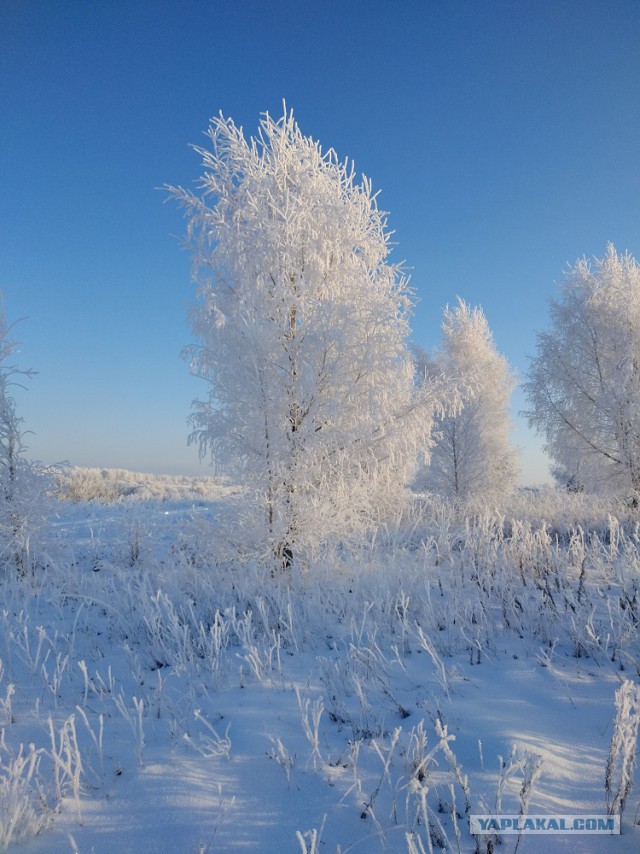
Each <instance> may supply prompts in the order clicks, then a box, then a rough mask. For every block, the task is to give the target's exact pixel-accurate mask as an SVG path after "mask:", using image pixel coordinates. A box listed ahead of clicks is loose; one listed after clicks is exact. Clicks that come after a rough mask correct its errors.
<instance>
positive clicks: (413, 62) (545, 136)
mask: <svg viewBox="0 0 640 854" xmlns="http://www.w3.org/2000/svg"><path fill="white" fill-rule="evenodd" d="M638 45H640V3H638V2H636V0H628V2H624V0H602V2H594V0H575V2H574V0H563V2H557V0H549V2H547V0H536V2H526V0H522V2H513V0H510V2H479V0H476V1H475V2H474V1H473V0H469V2H458V1H457V0H450V2H445V0H441V2H429V0H422V2H418V1H417V0H415V2H414V0H396V2H391V0H362V1H361V0H342V2H335V0H321V1H320V2H315V3H307V2H303V0H296V1H295V2H294V0H282V2H268V0H255V1H254V2H249V0H221V2H216V0H209V2H195V0H183V2H162V0H159V2H121V0H107V2H102V0H94V2H91V3H87V2H84V0H79V2H74V0H59V2H55V0H40V2H34V0H3V2H2V4H0V87H1V90H0V99H1V100H0V108H1V116H2V133H1V134H0V170H1V173H0V222H1V223H2V226H1V228H0V261H1V263H0V288H1V289H2V291H3V292H4V298H5V303H6V309H7V314H8V317H9V319H10V320H17V319H18V318H20V317H24V318H26V319H25V320H24V321H23V322H22V323H20V325H19V326H18V328H17V329H16V330H15V337H17V338H19V340H20V341H21V342H22V346H21V352H20V355H19V357H18V360H19V363H20V365H21V366H22V367H33V368H34V369H35V370H37V371H38V372H39V373H38V376H37V377H35V379H34V380H33V381H32V382H31V383H30V387H29V391H28V392H21V391H19V390H17V392H16V398H17V401H18V407H19V411H20V414H21V415H22V416H23V417H24V419H25V426H26V427H28V428H29V429H31V430H32V431H34V435H32V436H30V437H29V448H30V451H29V453H30V455H31V456H34V457H37V458H40V459H42V460H43V461H45V462H47V463H52V462H56V461H61V460H68V461H70V462H72V463H74V464H76V465H92V466H105V467H122V468H129V469H133V470H146V471H159V472H183V473H192V472H200V473H207V469H206V467H204V466H202V465H200V464H199V462H198V459H197V452H196V451H195V449H194V448H193V447H191V448H187V447H186V436H187V433H188V429H187V426H186V423H185V420H186V417H187V415H188V414H189V411H190V403H191V400H192V399H193V398H194V397H196V396H198V395H199V394H201V393H202V394H203V393H204V392H205V389H204V388H203V387H202V384H201V382H199V381H198V380H196V379H195V378H193V377H190V376H189V374H188V371H187V367H186V365H185V364H184V363H183V362H182V361H181V359H180V355H179V354H180V350H181V348H182V347H183V346H184V345H185V344H188V343H189V341H190V333H189V329H188V326H187V323H186V313H187V310H188V306H189V303H190V302H191V300H192V297H193V286H192V284H191V283H190V279H189V259H188V256H187V255H186V254H185V253H184V252H182V251H181V250H180V248H179V243H178V240H177V238H176V236H179V235H180V234H182V232H183V228H184V223H183V220H182V217H181V214H180V212H179V211H178V210H177V208H176V207H175V206H174V205H172V204H163V198H164V197H163V194H162V193H161V192H158V190H157V189H156V188H157V187H160V186H162V185H163V184H165V183H171V184H182V185H185V186H188V185H190V184H191V183H192V182H193V181H195V179H196V178H197V177H198V175H199V162H198V158H197V156H196V155H195V154H194V152H193V151H192V150H191V149H190V148H189V144H190V143H194V144H201V142H202V140H203V136H202V133H203V131H204V130H205V129H206V127H207V124H208V120H209V118H210V117H211V116H212V115H214V114H217V112H218V111H219V110H222V111H223V112H224V113H225V114H226V115H230V116H232V117H233V118H234V119H235V120H236V122H237V123H239V124H242V125H243V126H244V127H245V129H246V131H247V132H248V133H254V132H255V130H256V128H257V124H258V120H259V115H260V113H261V112H263V111H265V110H268V111H269V112H271V113H272V114H276V115H279V114H280V112H281V103H282V99H283V98H284V99H286V101H287V104H288V106H290V107H292V108H293V109H294V111H295V114H296V117H297V119H298V122H299V124H300V126H301V127H302V129H303V131H304V132H305V133H306V134H309V135H311V136H313V137H315V138H316V139H319V140H320V141H321V142H322V144H323V146H324V147H333V148H335V149H336V151H337V152H338V154H339V155H340V156H341V157H345V156H348V157H350V158H352V159H353V160H354V161H355V164H356V168H357V170H358V171H359V172H364V173H365V174H366V175H368V176H369V177H370V178H371V179H372V180H373V183H374V186H375V187H377V188H379V189H380V190H381V196H380V205H381V207H383V208H384V209H385V210H387V211H389V212H390V216H389V224H390V226H391V227H392V228H393V229H395V231H396V235H395V239H396V240H397V243H398V246H397V249H396V250H395V251H394V256H395V258H396V259H397V260H401V259H405V260H406V262H407V264H408V266H409V267H411V268H412V284H413V287H414V288H415V289H416V292H417V296H418V298H419V302H418V304H417V307H416V312H415V316H414V322H413V328H414V335H413V338H414V340H415V341H416V342H417V343H418V344H421V345H422V346H424V347H427V348H430V347H432V346H434V345H436V344H437V343H438V339H439V326H440V322H441V316H442V309H443V307H444V306H445V305H446V304H447V303H453V302H454V301H455V298H456V295H458V294H459V295H460V296H462V297H463V298H464V299H466V300H467V301H468V302H471V303H473V304H479V305H482V307H483V308H484V310H485V314H486V315H487V318H488V320H489V323H490V326H491V328H492V329H493V332H494V336H495V339H496V343H497V346H498V349H499V350H500V351H501V352H503V353H504V354H505V355H506V356H507V357H508V359H509V360H510V362H511V364H512V365H513V366H514V368H515V369H516V370H517V371H518V372H519V374H520V375H522V374H523V373H524V372H525V371H526V369H527V364H528V358H527V357H528V355H529V354H531V353H532V352H533V351H534V348H535V333H536V331H537V330H540V329H542V328H544V326H545V325H546V323H547V300H548V298H549V297H550V296H552V295H553V293H554V287H555V283H556V282H557V281H558V280H559V279H560V278H561V276H562V273H563V271H564V269H565V268H566V266H567V264H568V263H573V262H574V261H575V260H576V259H577V258H578V257H581V256H583V255H587V256H592V255H596V256H601V255H602V254H603V253H604V250H605V246H606V243H607V241H613V243H614V244H615V245H616V248H617V249H618V250H621V251H622V250H629V251H630V252H631V253H632V254H634V255H635V256H636V257H640V168H639V167H640V49H639V48H638ZM523 405H524V401H523V399H522V397H521V395H520V394H519V393H516V395H515V398H514V410H515V411H517V410H519V409H521V408H522V407H523ZM514 439H515V441H516V442H517V443H518V444H519V445H520V446H522V447H523V448H524V450H525V454H524V474H523V477H524V480H525V481H526V482H536V481H540V480H542V479H543V478H544V477H545V475H546V467H545V464H544V460H543V458H542V456H541V454H540V452H539V444H540V443H539V441H538V440H537V439H535V438H534V437H532V435H531V434H530V433H529V431H528V430H527V428H526V425H525V424H524V423H523V422H522V420H521V419H517V421H516V430H515V433H514Z"/></svg>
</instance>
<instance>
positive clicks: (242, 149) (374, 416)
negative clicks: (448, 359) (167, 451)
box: [169, 109, 438, 565]
mask: <svg viewBox="0 0 640 854" xmlns="http://www.w3.org/2000/svg"><path fill="white" fill-rule="evenodd" d="M209 137H210V141H211V149H210V150H209V149H205V148H198V149H196V150H197V151H198V153H199V154H200V155H201V156H202V161H203V164H204V173H203V175H202V178H201V182H200V194H199V195H198V194H194V193H192V192H189V191H186V190H183V189H181V188H177V189H176V188H169V190H170V192H171V194H172V195H173V196H174V197H175V198H177V199H178V201H179V202H180V203H181V204H182V205H183V206H184V207H185V208H186V211H187V216H188V219H189V226H188V241H189V245H190V247H191V248H192V250H193V254H194V275H195V278H196V281H197V283H198V297H199V303H198V304H197V306H196V307H195V308H194V310H193V313H192V323H193V328H194V331H195V332H196V335H197V337H198V339H199V342H200V343H199V345H198V346H196V347H194V348H193V349H192V351H191V353H190V355H191V366H192V369H193V371H194V372H195V373H196V374H198V375H200V376H201V377H203V378H204V379H205V380H206V381H207V382H208V383H209V384H210V391H209V394H208V397H207V399H206V400H204V401H199V402H197V403H196V404H195V411H194V414H193V416H192V423H193V427H194V432H193V434H192V440H194V441H197V442H198V443H199V445H200V450H201V453H202V454H203V455H206V454H208V453H211V454H212V455H213V457H214V458H215V459H217V460H219V461H224V462H225V463H227V462H228V461H229V460H231V461H232V463H233V466H234V469H235V474H236V475H237V476H239V478H240V480H241V481H242V482H244V483H245V484H246V487H247V489H246V491H245V496H246V498H247V501H246V506H245V510H246V511H252V512H251V513H250V514H249V517H248V518H249V520H250V522H251V526H252V530H254V531H257V532H258V541H259V542H260V541H261V542H262V543H263V544H264V543H265V541H266V542H267V543H268V551H270V553H272V554H275V555H276V556H277V558H278V559H282V560H283V561H284V563H285V565H288V564H289V563H290V561H291V558H292V555H293V553H295V552H296V551H298V550H303V549H305V548H307V547H309V546H313V545H314V544H316V543H318V542H321V541H323V540H325V539H326V538H327V537H329V536H331V535H339V536H345V535H350V534H354V533H356V532H358V531H362V530H363V528H365V527H366V526H367V525H368V524H370V523H372V522H374V521H378V520H380V519H381V518H384V517H385V515H386V514H387V513H388V512H389V511H390V510H391V509H397V507H398V503H399V502H401V501H402V500H403V498H404V485H405V483H406V482H407V480H408V479H409V477H410V476H411V474H412V470H413V467H414V465H415V460H416V456H417V451H418V449H419V448H420V447H422V448H428V447H429V441H430V440H429V437H430V433H431V426H432V421H433V412H434V409H436V408H437V405H438V404H437V401H436V386H435V385H434V386H428V387H424V388H423V389H422V392H421V395H420V396H419V397H416V394H415V389H414V383H413V364H412V361H411V359H410V357H409V355H408V352H407V344H406V342H407V337H408V334H409V315H410V311H411V307H412V300H411V295H410V292H409V290H408V287H407V282H406V280H405V278H404V277H403V275H402V272H401V269H400V267H399V266H398V265H393V264H390V263H389V262H388V255H389V251H390V247H389V236H390V233H389V231H388V230H387V227H386V218H385V214H384V213H383V212H381V211H380V210H378V207H377V204H376V196H375V194H374V193H373V192H372V188H371V184H370V182H369V181H368V180H367V179H366V178H363V179H362V182H361V183H357V182H356V179H355V173H354V169H353V166H349V164H348V162H339V161H338V158H337V156H336V154H335V152H334V151H333V150H329V151H328V152H323V151H322V149H321V147H320V145H319V144H318V143H317V142H315V141H314V140H313V139H311V138H309V137H305V136H303V135H302V133H301V131H300V129H299V127H298V125H297V124H296V122H295V120H294V118H293V114H292V113H291V112H287V111H286V109H285V112H284V115H283V116H282V118H281V119H280V120H278V121H274V120H273V119H272V118H271V117H270V116H269V115H268V114H266V115H265V116H264V118H263V120H262V122H261V124H260V130H259V133H258V136H257V138H252V139H249V140H247V139H245V137H244V134H243V132H242V129H241V128H238V127H236V125H235V124H234V122H233V121H232V120H231V119H226V118H224V117H223V116H222V115H221V116H220V117H219V118H216V119H214V120H212V123H211V126H210V128H209Z"/></svg>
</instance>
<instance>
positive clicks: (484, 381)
mask: <svg viewBox="0 0 640 854" xmlns="http://www.w3.org/2000/svg"><path fill="white" fill-rule="evenodd" d="M417 365H418V368H419V371H420V372H421V373H422V374H423V375H424V376H426V377H429V376H431V377H433V376H435V375H437V374H438V373H440V374H442V375H444V377H446V378H447V379H448V380H449V382H450V383H453V384H455V385H457V386H458V389H459V398H460V402H459V405H458V407H457V408H456V409H455V410H454V411H453V412H449V413H448V414H446V415H444V416H442V417H440V418H438V419H437V422H436V426H435V445H434V447H433V449H432V451H431V461H430V464H429V465H428V466H425V467H424V468H423V469H422V470H421V471H420V473H419V475H418V478H417V481H416V485H417V486H418V487H419V488H424V489H427V490H429V491H431V492H435V493H437V494H439V495H442V496H443V497H446V498H450V499H453V500H459V501H467V500H469V499H492V498H497V497H499V496H502V495H504V494H508V493H509V492H510V491H511V490H512V489H513V487H514V483H515V477H516V474H517V470H518V466H517V457H516V452H515V450H514V448H513V447H512V446H511V444H510V441H509V431H510V429H511V420H510V417H509V400H510V397H511V394H512V392H513V389H514V388H515V384H516V383H515V378H514V376H513V374H512V372H511V370H510V368H509V365H508V363H507V361H506V359H505V358H504V356H501V355H500V354H499V353H498V352H497V350H496V347H495V343H494V341H493V336H492V334H491V330H490V329H489V324H488V323H487V319H486V317H485V315H484V313H483V311H482V309H480V308H471V307H470V306H469V305H467V304H466V303H465V302H464V301H463V300H460V299H459V300H458V305H457V306H456V307H455V308H453V309H449V308H448V307H447V309H446V310H445V313H444V322H443V325H442V346H441V349H440V350H439V351H437V352H436V353H435V355H434V357H433V358H430V357H428V356H426V354H423V355H422V356H419V357H418V358H417Z"/></svg>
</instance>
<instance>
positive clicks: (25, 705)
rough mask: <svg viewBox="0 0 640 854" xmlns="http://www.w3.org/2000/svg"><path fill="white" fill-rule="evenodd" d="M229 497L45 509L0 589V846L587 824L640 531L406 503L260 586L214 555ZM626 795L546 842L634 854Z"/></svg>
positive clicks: (250, 566)
mask: <svg viewBox="0 0 640 854" xmlns="http://www.w3.org/2000/svg"><path fill="white" fill-rule="evenodd" d="M224 507H225V504H224V503H223V502H222V501H219V502H218V503H215V502H209V503H205V502H200V501H199V502H198V504H197V505H194V504H193V502H187V501H182V502H176V501H174V502H170V501H165V502H160V501H130V500H129V501H120V502H117V503H112V504H102V503H99V502H92V503H90V504H75V505H72V504H68V503H64V504H60V505H59V507H58V514H59V515H58V518H57V520H56V523H55V524H54V525H52V526H51V528H50V531H51V537H50V542H49V543H48V554H49V565H48V566H47V567H46V568H44V567H43V568H40V569H38V570H37V571H36V573H35V574H34V575H33V576H30V577H28V578H23V579H15V578H8V577H5V578H4V579H3V581H2V584H3V588H4V589H3V599H2V601H3V604H2V608H1V613H0V658H1V659H2V678H1V680H0V729H1V731H2V737H1V740H0V758H1V759H2V770H1V771H0V844H2V845H5V846H6V845H7V844H9V843H11V842H21V845H20V850H24V851H28V852H30V854H31V852H33V854H41V852H42V854H44V852H52V851H56V852H64V851H79V852H82V854H85V852H86V853H87V854H89V852H94V854H103V852H104V854H108V852H112V851H118V852H142V851H143V852H149V854H152V852H158V854H173V853H174V852H175V854H178V852H180V853H181V852H194V854H195V853H196V852H198V854H202V852H214V851H216V852H217V851H221V852H225V851H245V850H249V851H251V850H253V851H260V852H286V851H292V852H294V851H303V852H305V851H309V852H310V851H321V850H322V851H331V852H337V851H341V852H343V854H344V852H347V851H354V852H357V851H366V852H375V851H410V852H423V851H431V850H434V851H438V850H442V849H445V850H447V851H458V850H460V851H465V852H471V851H474V850H476V848H477V849H478V850H480V851H484V850H487V844H489V846H490V845H491V844H492V840H491V838H490V837H479V838H478V839H477V840H476V839H474V838H472V837H471V836H470V835H469V832H468V821H467V816H468V815H469V814H472V813H491V814H497V813H499V812H504V813H519V812H521V811H522V812H524V813H526V812H528V813H530V814H535V813H537V814H540V813H551V814H554V813H574V812H575V813H587V812H592V813H597V814H603V813H606V810H607V802H613V800H614V799H615V797H616V795H618V794H619V793H620V791H621V788H623V787H624V775H625V774H626V775H628V774H629V767H630V766H629V763H628V762H627V764H626V765H625V764H624V761H623V760H624V756H625V755H626V756H627V757H628V755H629V751H630V747H629V735H628V733H627V734H626V736H625V729H624V726H623V724H624V721H621V722H620V723H619V725H617V724H616V725H615V726H614V721H615V718H616V704H615V697H616V690H617V689H619V688H620V686H621V685H628V684H629V681H630V682H636V683H637V680H638V672H639V668H640V645H639V643H638V617H639V609H640V598H639V596H638V586H639V584H640V573H639V565H640V564H639V557H638V531H637V528H634V527H633V525H628V524H626V525H624V526H623V525H621V524H620V523H618V522H617V521H616V520H614V519H610V520H609V521H608V523H606V524H605V523H604V520H603V519H601V520H600V524H599V525H598V527H597V531H596V530H595V528H594V531H593V532H591V533H587V532H585V531H582V530H581V529H575V530H573V531H571V530H569V529H564V530H562V531H558V530H556V531H555V532H554V533H555V535H551V534H550V533H549V530H548V529H546V528H545V527H542V526H539V525H537V526H536V525H532V524H529V523H528V522H520V523H517V522H511V523H508V524H507V523H505V521H504V519H502V518H501V517H499V516H497V515H496V516H485V517H474V518H472V519H467V520H466V521H465V520H462V519H460V517H458V516H456V515H455V514H454V513H453V512H452V511H450V510H448V509H447V507H446V505H441V504H433V505H429V504H428V503H423V504H420V503H419V502H417V503H416V509H415V511H414V513H413V515H411V516H410V517H408V518H407V517H405V518H404V519H403V520H399V521H398V524H397V525H396V526H395V527H394V528H393V529H387V530H380V531H379V532H378V535H377V536H376V537H375V538H373V539H372V542H371V543H369V544H368V545H365V546H362V547H360V548H357V549H356V548H352V549H347V548H329V547H327V548H326V549H325V550H324V552H323V553H322V554H319V555H318V556H316V557H315V558H314V559H313V560H312V561H310V564H309V565H308V566H306V567H304V569H298V570H294V571H292V572H291V573H290V574H289V575H288V576H286V577H285V576H284V575H282V576H280V577H276V578H273V577H272V575H271V572H270V570H269V568H265V567H264V566H261V565H259V564H258V563H256V562H252V561H251V560H250V559H247V560H245V561H244V562H242V561H240V559H238V558H236V559H235V560H233V561H232V560H229V559H228V558H226V557H225V554H226V553H227V549H226V547H224V546H221V545H220V543H219V537H220V532H221V531H223V530H224V529H225V526H224V525H223V524H222V518H221V517H222V516H223V515H224ZM436 511H437V512H436ZM536 512H538V511H536V510H535V508H534V509H532V511H531V514H532V517H533V516H535V515H536ZM627 680H629V681H627ZM631 688H633V686H631ZM633 696H634V695H633V694H632V693H629V696H628V697H627V700H626V701H625V702H627V705H628V703H629V702H630V703H631V706H633ZM635 696H636V697H637V693H636V694H635ZM634 714H635V716H636V719H637V708H636V711H635V713H634V711H633V709H632V708H631V709H629V708H627V711H626V712H625V721H626V722H627V723H628V722H629V721H633V719H634ZM614 732H618V733H619V734H620V736H621V740H620V739H619V742H620V745H621V751H622V752H620V751H618V753H616V754H615V755H613V757H612V756H611V755H610V752H609V750H610V745H611V743H612V735H613V734H614ZM625 738H626V742H625ZM625 744H626V747H625ZM634 746H635V745H634ZM625 750H626V754H625ZM607 768H608V769H609V770H608V772H607ZM605 773H607V774H608V778H609V783H608V792H605ZM631 774H632V776H635V769H633V768H631ZM636 782H637V779H636ZM637 806H638V789H637V787H636V789H635V790H632V791H631V794H630V795H629V796H628V798H627V805H626V809H625V812H624V816H623V834H622V836H620V837H611V838H604V837H588V836H581V837H579V838H574V837H571V836H553V837H548V838H545V839H544V840H543V842H544V850H545V851H564V850H567V849H569V848H571V849H573V850H574V851H575V850H579V851H594V852H596V851H614V850H615V851H616V852H619V851H629V852H631V851H635V850H637V849H638V847H639V842H640V833H639V831H638V828H637V827H636V826H634V820H635V816H636V810H637ZM21 840H22V841H21ZM576 840H577V841H576ZM493 841H495V840H493ZM502 843H503V844H502V847H501V850H503V851H509V850H513V849H514V847H515V845H516V844H518V851H520V852H522V851H524V852H527V851H530V852H535V851H539V850H541V849H540V847H539V846H540V844H541V842H540V837H535V836H533V837H526V836H523V837H522V838H521V839H520V840H519V841H518V839H517V838H516V837H507V836H505V837H503V839H502ZM489 850H490V848H489Z"/></svg>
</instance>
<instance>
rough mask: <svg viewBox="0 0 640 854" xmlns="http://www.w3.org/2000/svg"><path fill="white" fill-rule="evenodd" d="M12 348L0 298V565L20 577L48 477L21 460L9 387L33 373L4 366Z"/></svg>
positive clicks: (40, 519) (18, 423)
mask: <svg viewBox="0 0 640 854" xmlns="http://www.w3.org/2000/svg"><path fill="white" fill-rule="evenodd" d="M16 348H17V342H16V341H14V340H13V339H12V338H11V327H10V326H9V325H8V323H7V319H6V314H5V311H4V304H3V302H2V297H1V295H0V564H1V565H2V566H4V567H8V568H9V569H11V570H17V571H18V573H20V574H23V573H24V572H25V571H26V570H27V568H28V567H29V566H30V564H31V562H32V558H33V549H32V539H33V537H34V535H35V534H36V533H37V532H38V531H39V530H40V529H41V528H42V526H43V523H44V517H45V507H44V504H45V498H46V492H47V489H48V488H49V486H50V479H49V477H48V475H47V473H46V472H45V471H44V470H43V469H42V468H41V467H40V466H38V465H37V464H35V463H32V462H30V461H28V460H27V459H26V458H25V456H24V454H25V450H26V448H25V445H24V435H25V431H24V428H23V419H22V418H20V417H19V416H18V414H17V412H16V404H15V400H14V398H13V397H12V395H11V388H12V387H14V386H16V385H19V384H20V379H28V378H29V377H31V376H32V374H33V372H32V371H30V370H23V369H20V368H17V367H16V366H15V365H12V364H9V363H8V360H9V359H10V358H11V356H12V355H13V353H14V352H15V350H16Z"/></svg>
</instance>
